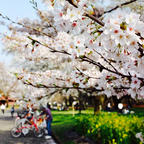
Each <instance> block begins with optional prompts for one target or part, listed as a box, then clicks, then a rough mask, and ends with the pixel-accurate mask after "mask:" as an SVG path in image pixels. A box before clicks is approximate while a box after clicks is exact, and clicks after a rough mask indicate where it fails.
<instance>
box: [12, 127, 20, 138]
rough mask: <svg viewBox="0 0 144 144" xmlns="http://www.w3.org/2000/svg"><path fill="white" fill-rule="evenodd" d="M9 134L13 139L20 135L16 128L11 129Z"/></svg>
mask: <svg viewBox="0 0 144 144" xmlns="http://www.w3.org/2000/svg"><path fill="white" fill-rule="evenodd" d="M10 133H11V135H12V137H14V138H18V137H20V136H21V134H22V133H21V131H19V130H18V128H17V127H14V128H12V129H11V131H10Z"/></svg>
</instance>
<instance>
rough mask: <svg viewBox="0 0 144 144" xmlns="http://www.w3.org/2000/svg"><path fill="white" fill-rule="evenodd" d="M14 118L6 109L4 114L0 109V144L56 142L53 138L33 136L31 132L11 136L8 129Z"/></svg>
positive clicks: (45, 143) (12, 124)
mask: <svg viewBox="0 0 144 144" xmlns="http://www.w3.org/2000/svg"><path fill="white" fill-rule="evenodd" d="M14 120H15V117H14V118H11V115H10V113H9V112H8V111H7V112H6V113H5V114H4V115H3V114H2V113H1V111H0V144H56V143H55V142H54V141H53V139H50V140H45V139H44V138H35V137H34V136H33V135H32V134H31V135H28V136H25V137H24V136H21V137H20V138H13V137H12V136H11V135H10V129H11V128H12V127H13V126H14Z"/></svg>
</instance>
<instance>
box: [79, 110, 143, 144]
mask: <svg viewBox="0 0 144 144" xmlns="http://www.w3.org/2000/svg"><path fill="white" fill-rule="evenodd" d="M76 130H77V131H78V132H79V133H80V134H82V135H85V136H88V137H90V138H92V139H93V140H94V141H95V142H96V143H97V144H98V143H100V144H133V143H134V144H138V143H139V142H140V140H139V139H137V138H136V137H135V135H136V134H137V133H138V132H142V134H143V135H144V117H138V116H135V115H121V114H117V113H107V112H101V113H100V114H98V115H95V116H93V115H81V116H79V117H77V118H76Z"/></svg>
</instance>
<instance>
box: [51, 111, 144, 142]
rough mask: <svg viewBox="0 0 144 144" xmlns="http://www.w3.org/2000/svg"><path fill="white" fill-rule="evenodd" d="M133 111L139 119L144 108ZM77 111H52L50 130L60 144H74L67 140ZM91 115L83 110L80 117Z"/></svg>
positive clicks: (74, 122)
mask: <svg viewBox="0 0 144 144" xmlns="http://www.w3.org/2000/svg"><path fill="white" fill-rule="evenodd" d="M132 110H133V111H135V114H134V115H137V116H139V117H141V116H144V108H135V109H132ZM78 113H79V112H78V111H74V112H73V111H72V110H69V111H52V115H53V122H52V130H53V133H54V134H55V135H56V136H57V138H58V139H59V140H60V141H61V143H62V144H74V142H73V140H71V139H70V138H68V134H69V131H71V130H72V129H73V128H74V126H75V124H76V119H75V118H76V117H78V116H79V114H78ZM85 114H93V110H92V109H89V110H84V111H82V115H85Z"/></svg>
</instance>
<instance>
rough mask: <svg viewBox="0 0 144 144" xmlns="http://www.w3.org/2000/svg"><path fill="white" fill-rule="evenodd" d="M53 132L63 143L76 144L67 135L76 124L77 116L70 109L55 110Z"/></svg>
mask: <svg viewBox="0 0 144 144" xmlns="http://www.w3.org/2000/svg"><path fill="white" fill-rule="evenodd" d="M52 114H53V123H52V130H53V133H54V134H55V135H56V136H57V137H58V139H59V140H60V141H61V143H62V144H74V142H72V141H71V140H70V139H69V138H68V137H67V136H68V133H69V131H70V130H71V129H73V127H74V125H75V118H74V116H73V115H72V114H71V112H70V111H67V112H65V111H64V112H58V111H53V112H52Z"/></svg>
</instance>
